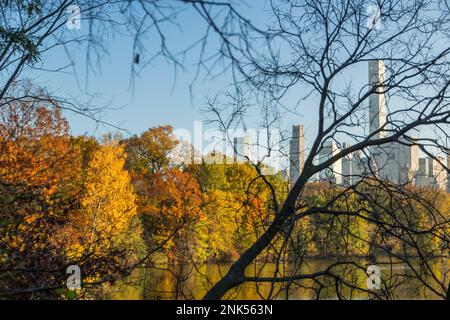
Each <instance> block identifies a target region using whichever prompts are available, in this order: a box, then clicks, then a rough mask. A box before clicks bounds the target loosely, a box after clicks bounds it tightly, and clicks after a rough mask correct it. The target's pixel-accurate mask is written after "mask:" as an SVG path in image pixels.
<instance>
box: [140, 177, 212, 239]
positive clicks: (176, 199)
mask: <svg viewBox="0 0 450 320" xmlns="http://www.w3.org/2000/svg"><path fill="white" fill-rule="evenodd" d="M138 194H139V197H138V205H139V212H140V213H141V215H142V218H143V221H144V228H146V230H147V234H148V235H149V239H148V240H150V241H152V242H154V241H160V240H163V239H164V238H166V237H169V236H170V235H171V234H172V233H173V232H174V231H175V230H177V229H181V228H183V227H184V226H186V225H188V224H190V223H192V222H194V221H196V220H197V219H199V218H200V217H201V215H202V211H201V206H202V202H203V197H202V193H201V191H200V187H199V185H198V183H197V181H196V180H195V178H194V177H192V176H191V175H190V174H189V173H186V172H182V171H180V170H177V169H166V170H164V171H161V172H158V173H155V174H153V175H151V176H149V177H147V180H146V185H145V186H143V187H142V186H141V188H140V190H139V191H138Z"/></svg>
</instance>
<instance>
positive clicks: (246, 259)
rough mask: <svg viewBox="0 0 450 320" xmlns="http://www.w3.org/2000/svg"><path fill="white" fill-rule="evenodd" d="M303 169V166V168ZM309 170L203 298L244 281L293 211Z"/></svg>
mask: <svg viewBox="0 0 450 320" xmlns="http://www.w3.org/2000/svg"><path fill="white" fill-rule="evenodd" d="M304 169H305V168H304ZM309 171H310V170H304V171H303V173H302V174H301V176H300V177H299V179H298V180H297V182H296V183H295V185H294V187H293V188H292V190H291V192H289V194H288V196H287V199H286V201H285V203H284V204H283V207H282V209H281V211H280V213H279V214H278V217H276V218H275V219H274V220H273V222H272V224H271V225H270V226H269V228H268V229H267V230H266V232H264V234H263V235H262V236H261V237H259V238H258V240H256V242H255V243H254V244H253V245H252V246H251V247H250V248H248V249H247V250H246V251H245V252H244V253H243V254H242V255H241V256H240V257H239V259H238V260H237V261H236V262H235V263H233V265H232V266H231V268H230V270H228V272H227V274H226V275H225V276H224V277H223V278H222V279H220V280H219V281H218V282H217V283H216V284H215V285H214V286H213V287H212V288H211V289H210V290H209V291H208V292H207V293H206V295H205V296H204V297H203V299H204V300H219V299H221V298H222V297H223V296H224V295H225V294H226V293H227V292H228V291H229V290H231V289H233V288H234V287H236V286H238V285H240V284H242V283H243V282H245V279H244V277H245V274H244V272H245V269H246V268H247V267H248V266H249V265H250V263H252V261H253V260H255V259H256V258H257V257H258V255H259V254H260V253H261V252H262V251H263V250H264V249H265V248H266V247H267V246H268V245H269V244H270V242H271V241H272V239H273V238H274V237H275V236H276V235H277V233H278V232H279V231H280V230H281V227H282V226H283V224H284V222H285V221H286V219H287V218H288V217H289V216H290V215H291V214H293V213H294V211H295V204H296V200H297V197H298V195H299V194H300V191H301V190H302V189H303V187H304V186H305V183H306V181H308V177H309V176H310V175H311V172H309Z"/></svg>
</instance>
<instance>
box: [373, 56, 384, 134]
mask: <svg viewBox="0 0 450 320" xmlns="http://www.w3.org/2000/svg"><path fill="white" fill-rule="evenodd" d="M385 72H386V71H385V66H384V62H383V60H375V61H370V62H369V85H371V86H372V87H373V86H377V88H376V92H377V93H374V94H372V95H370V97H369V133H370V134H372V133H374V132H376V131H377V130H379V129H380V128H381V127H383V126H384V125H385V124H386V112H387V110H386V96H385V94H384V85H383V84H384V82H385V80H386V79H385V77H386V75H385ZM384 136H385V133H384V132H378V133H377V134H375V135H374V136H373V137H372V139H378V138H382V137H384Z"/></svg>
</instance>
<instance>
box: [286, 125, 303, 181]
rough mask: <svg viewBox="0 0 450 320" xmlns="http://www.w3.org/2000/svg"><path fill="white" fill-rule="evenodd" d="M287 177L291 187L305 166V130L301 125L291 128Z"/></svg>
mask: <svg viewBox="0 0 450 320" xmlns="http://www.w3.org/2000/svg"><path fill="white" fill-rule="evenodd" d="M289 164H290V165H289V176H290V182H291V186H292V185H293V184H294V183H295V182H296V181H297V179H298V178H299V177H300V172H301V171H302V169H303V166H304V164H305V129H304V127H303V125H296V126H292V137H291V140H290V144H289Z"/></svg>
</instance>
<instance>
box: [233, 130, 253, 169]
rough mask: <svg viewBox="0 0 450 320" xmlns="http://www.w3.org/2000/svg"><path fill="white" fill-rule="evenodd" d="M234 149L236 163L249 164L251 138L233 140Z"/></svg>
mask: <svg viewBox="0 0 450 320" xmlns="http://www.w3.org/2000/svg"><path fill="white" fill-rule="evenodd" d="M233 149H234V162H236V163H244V162H248V159H249V157H250V138H249V137H248V136H245V137H235V138H234V139H233Z"/></svg>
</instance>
